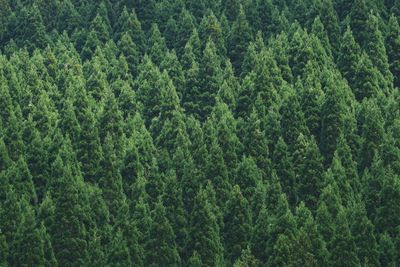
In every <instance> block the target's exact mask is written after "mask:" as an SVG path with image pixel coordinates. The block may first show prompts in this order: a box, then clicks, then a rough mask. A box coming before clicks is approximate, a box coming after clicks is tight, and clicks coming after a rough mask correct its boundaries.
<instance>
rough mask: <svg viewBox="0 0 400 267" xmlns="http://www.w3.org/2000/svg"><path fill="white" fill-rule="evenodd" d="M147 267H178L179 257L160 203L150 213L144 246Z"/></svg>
mask: <svg viewBox="0 0 400 267" xmlns="http://www.w3.org/2000/svg"><path fill="white" fill-rule="evenodd" d="M145 249H146V257H145V263H146V265H147V266H159V265H168V266H180V262H181V260H180V257H179V254H178V251H177V248H176V243H175V240H174V232H173V230H172V227H171V225H170V223H169V221H168V219H167V217H166V214H165V208H164V206H163V204H162V202H161V201H160V202H159V203H157V204H156V207H155V209H154V211H153V212H152V224H151V225H150V229H149V239H148V241H147V242H146V245H145Z"/></svg>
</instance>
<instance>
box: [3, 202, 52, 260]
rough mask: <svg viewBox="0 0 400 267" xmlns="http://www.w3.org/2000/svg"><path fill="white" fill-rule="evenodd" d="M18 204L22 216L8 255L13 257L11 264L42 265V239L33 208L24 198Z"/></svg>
mask: <svg viewBox="0 0 400 267" xmlns="http://www.w3.org/2000/svg"><path fill="white" fill-rule="evenodd" d="M20 205H21V210H22V212H23V217H22V221H21V222H20V224H19V226H18V230H17V233H16V235H15V244H14V246H15V247H14V249H13V250H12V251H11V255H10V256H11V257H12V258H13V264H15V265H17V266H23V265H26V266H42V265H44V261H45V258H44V248H43V240H42V238H41V235H40V231H39V228H38V227H37V224H36V221H35V214H34V211H33V208H32V207H31V206H30V204H29V202H28V201H27V200H26V199H24V198H23V199H22V200H21V201H20Z"/></svg>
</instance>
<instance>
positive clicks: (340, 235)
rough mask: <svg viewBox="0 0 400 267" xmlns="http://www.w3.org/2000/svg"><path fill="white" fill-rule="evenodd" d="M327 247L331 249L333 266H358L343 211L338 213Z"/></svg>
mask: <svg viewBox="0 0 400 267" xmlns="http://www.w3.org/2000/svg"><path fill="white" fill-rule="evenodd" d="M329 246H330V247H332V250H331V255H330V262H331V263H332V264H333V265H334V266H344V265H350V266H358V265H359V264H360V262H359V259H358V257H357V251H356V246H355V243H354V238H353V236H352V234H351V232H350V229H349V224H348V221H347V218H346V214H345V211H343V210H341V211H340V212H339V214H338V216H337V219H336V220H335V232H334V236H333V238H332V243H331V244H330V245H329Z"/></svg>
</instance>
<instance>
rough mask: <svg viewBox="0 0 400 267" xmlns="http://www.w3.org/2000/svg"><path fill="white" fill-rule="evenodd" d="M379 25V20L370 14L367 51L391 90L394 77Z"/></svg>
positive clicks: (367, 26)
mask: <svg viewBox="0 0 400 267" xmlns="http://www.w3.org/2000/svg"><path fill="white" fill-rule="evenodd" d="M378 23H379V22H378V18H377V17H376V16H374V15H372V14H370V15H369V17H368V20H367V25H366V31H367V32H366V33H367V40H366V45H365V51H366V52H367V53H368V56H369V58H370V59H371V61H372V62H373V64H374V66H375V67H376V68H377V69H378V70H379V71H380V72H381V73H382V75H383V77H384V78H385V82H386V83H387V86H388V87H389V88H390V87H392V83H393V75H392V73H391V72H390V70H389V63H388V56H387V54H386V48H385V44H384V42H385V41H384V38H383V36H382V32H381V31H380V29H379V25H378Z"/></svg>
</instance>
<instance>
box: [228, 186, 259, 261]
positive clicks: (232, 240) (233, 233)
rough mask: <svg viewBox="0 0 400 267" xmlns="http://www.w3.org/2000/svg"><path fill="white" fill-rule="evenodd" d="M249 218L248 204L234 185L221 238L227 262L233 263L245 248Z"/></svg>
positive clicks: (249, 231) (249, 229)
mask: <svg viewBox="0 0 400 267" xmlns="http://www.w3.org/2000/svg"><path fill="white" fill-rule="evenodd" d="M251 218H252V215H251V213H250V207H249V203H248V201H247V200H246V198H245V197H244V196H243V195H242V193H241V191H240V187H239V186H238V185H236V186H234V187H233V189H232V191H231V195H230V198H229V200H228V202H227V204H226V211H225V214H224V230H223V236H224V242H225V255H226V258H227V260H228V262H235V261H236V259H237V258H239V256H240V254H241V252H242V250H243V249H245V248H246V247H247V245H248V241H249V237H250V233H251V230H252V229H251Z"/></svg>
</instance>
